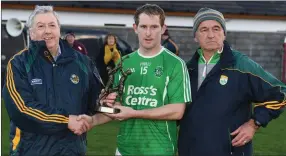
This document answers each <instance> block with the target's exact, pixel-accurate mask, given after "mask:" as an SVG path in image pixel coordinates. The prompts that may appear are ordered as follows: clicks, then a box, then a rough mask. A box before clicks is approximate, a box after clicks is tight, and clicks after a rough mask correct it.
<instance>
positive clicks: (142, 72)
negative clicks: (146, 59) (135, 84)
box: [140, 66, 148, 75]
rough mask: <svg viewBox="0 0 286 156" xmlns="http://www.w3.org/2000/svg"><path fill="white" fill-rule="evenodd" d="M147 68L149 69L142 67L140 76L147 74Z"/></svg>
mask: <svg viewBox="0 0 286 156" xmlns="http://www.w3.org/2000/svg"><path fill="white" fill-rule="evenodd" d="M147 68H148V66H142V67H141V70H140V74H141V75H145V74H147V71H148V70H147Z"/></svg>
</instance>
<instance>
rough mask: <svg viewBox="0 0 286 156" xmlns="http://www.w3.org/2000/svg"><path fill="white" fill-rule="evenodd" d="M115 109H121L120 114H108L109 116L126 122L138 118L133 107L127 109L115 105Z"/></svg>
mask: <svg viewBox="0 0 286 156" xmlns="http://www.w3.org/2000/svg"><path fill="white" fill-rule="evenodd" d="M113 108H117V109H120V113H117V114H107V113H106V115H107V116H109V117H111V118H113V119H117V120H120V121H121V120H126V119H129V118H134V117H135V116H136V110H134V109H132V108H131V107H125V106H120V105H115V106H114V107H113Z"/></svg>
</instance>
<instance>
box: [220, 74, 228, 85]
mask: <svg viewBox="0 0 286 156" xmlns="http://www.w3.org/2000/svg"><path fill="white" fill-rule="evenodd" d="M227 80H228V77H227V76H225V75H221V76H220V79H219V83H220V84H221V85H225V84H226V83H227Z"/></svg>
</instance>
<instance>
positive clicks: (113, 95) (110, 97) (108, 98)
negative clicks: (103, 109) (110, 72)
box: [99, 90, 117, 107]
mask: <svg viewBox="0 0 286 156" xmlns="http://www.w3.org/2000/svg"><path fill="white" fill-rule="evenodd" d="M103 92H104V91H103V90H102V91H101V94H100V95H99V97H102V96H104V95H102V94H103ZM116 96H117V93H115V92H114V93H110V94H108V95H107V96H104V97H102V99H101V100H100V104H103V103H105V104H106V105H107V106H109V107H113V105H114V103H115V99H116Z"/></svg>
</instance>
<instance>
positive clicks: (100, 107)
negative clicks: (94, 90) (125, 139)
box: [97, 56, 132, 114]
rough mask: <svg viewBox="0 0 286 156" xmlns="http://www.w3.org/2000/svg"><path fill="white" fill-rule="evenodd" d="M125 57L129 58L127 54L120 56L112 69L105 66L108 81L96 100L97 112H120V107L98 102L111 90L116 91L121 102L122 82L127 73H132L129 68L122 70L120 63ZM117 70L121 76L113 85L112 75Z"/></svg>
mask: <svg viewBox="0 0 286 156" xmlns="http://www.w3.org/2000/svg"><path fill="white" fill-rule="evenodd" d="M127 58H129V56H126V57H124V58H123V59H122V58H121V61H120V63H119V64H118V65H117V66H116V67H114V68H113V69H112V68H111V67H110V66H107V68H106V69H107V72H108V81H107V83H106V85H105V87H104V91H103V92H102V93H101V94H100V96H99V100H98V101H97V106H98V108H97V111H98V112H102V113H111V114H114V113H119V112H120V109H117V108H112V107H109V106H107V105H106V104H105V103H103V104H100V101H101V99H102V98H103V97H105V96H107V95H108V94H110V93H112V92H117V93H118V96H119V98H120V103H122V101H123V99H122V94H123V89H124V82H125V80H126V78H127V77H128V75H130V74H131V73H132V72H131V70H130V69H127V70H126V71H123V67H122V63H123V60H125V59H127ZM118 71H119V72H120V74H121V77H120V79H119V83H118V85H117V86H115V87H113V82H114V75H115V74H116V73H117V72H118Z"/></svg>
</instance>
